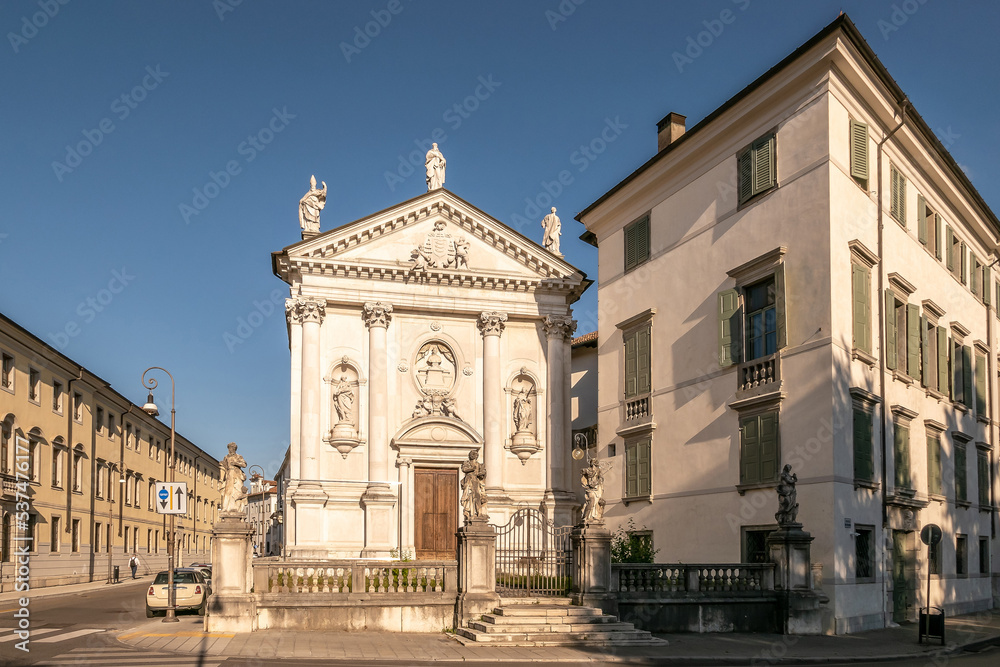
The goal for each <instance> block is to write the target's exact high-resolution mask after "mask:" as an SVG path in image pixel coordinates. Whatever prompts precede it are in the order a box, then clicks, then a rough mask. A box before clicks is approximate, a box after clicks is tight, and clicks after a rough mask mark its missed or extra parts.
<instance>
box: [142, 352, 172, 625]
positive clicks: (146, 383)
mask: <svg viewBox="0 0 1000 667" xmlns="http://www.w3.org/2000/svg"><path fill="white" fill-rule="evenodd" d="M152 370H158V371H163V372H164V373H166V374H167V377H169V378H170V483H171V484H173V482H174V473H175V471H176V465H177V462H176V460H175V459H174V418H175V416H176V410H175V409H174V406H175V403H174V389H175V387H174V376H173V375H171V374H170V371H168V370H167V369H166V368H161V367H160V366H150V367H149V368H147V369H146V370H144V371H143V372H142V386H143V387H145V388H146V389H148V390H149V396H148V397H147V398H146V404H145V405H144V406H142V411H143V412H145V413H146V414H147V415H149V416H150V417H157V416H159V414H160V411H159V410H158V409H157V408H156V403H154V402H153V390H154V389H156V385H157V383H156V378H152V377H151V378H149V380H146V373H148V372H149V371H152ZM174 516H175V515H173V514H171V515H170V538H169V541H168V542H167V613H166V615H165V616H164V617H163V622H164V623H177V622H178V618H177V592H176V591H175V590H174V550H175V548H176V547H175V545H174V539H175V537H174V535H175V533H174V521H175V519H174Z"/></svg>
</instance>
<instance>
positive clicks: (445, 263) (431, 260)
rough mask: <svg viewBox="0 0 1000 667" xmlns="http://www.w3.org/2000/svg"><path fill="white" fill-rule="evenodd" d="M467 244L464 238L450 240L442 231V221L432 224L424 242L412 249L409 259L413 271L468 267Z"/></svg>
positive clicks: (449, 236) (450, 237) (448, 235)
mask: <svg viewBox="0 0 1000 667" xmlns="http://www.w3.org/2000/svg"><path fill="white" fill-rule="evenodd" d="M468 251H469V242H468V241H466V240H465V239H464V238H461V237H459V238H458V239H454V238H452V236H451V234H449V233H448V232H446V231H444V220H438V221H436V222H435V223H434V231H431V232H428V233H427V238H425V239H424V242H423V243H422V244H420V245H419V246H417V247H416V248H414V249H413V251H411V253H410V258H411V259H412V261H413V268H414V269H424V268H428V267H430V268H433V269H446V268H451V267H455V268H457V267H462V266H468V264H467V263H466V260H467V255H468Z"/></svg>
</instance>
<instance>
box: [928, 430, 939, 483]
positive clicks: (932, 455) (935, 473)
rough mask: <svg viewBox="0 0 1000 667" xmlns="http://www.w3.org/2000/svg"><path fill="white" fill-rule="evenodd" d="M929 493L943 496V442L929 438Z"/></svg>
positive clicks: (932, 437)
mask: <svg viewBox="0 0 1000 667" xmlns="http://www.w3.org/2000/svg"><path fill="white" fill-rule="evenodd" d="M927 493H934V494H937V495H941V440H940V438H938V436H930V435H929V436H927Z"/></svg>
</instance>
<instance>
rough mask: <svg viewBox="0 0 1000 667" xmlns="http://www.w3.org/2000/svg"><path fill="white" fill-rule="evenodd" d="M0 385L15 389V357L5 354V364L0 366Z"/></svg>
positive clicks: (7, 388) (11, 389)
mask: <svg viewBox="0 0 1000 667" xmlns="http://www.w3.org/2000/svg"><path fill="white" fill-rule="evenodd" d="M0 387H2V388H3V389H6V390H8V391H14V357H12V356H10V355H9V354H4V355H3V365H2V366H0Z"/></svg>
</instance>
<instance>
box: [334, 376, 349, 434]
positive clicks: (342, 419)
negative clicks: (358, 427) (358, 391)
mask: <svg viewBox="0 0 1000 667" xmlns="http://www.w3.org/2000/svg"><path fill="white" fill-rule="evenodd" d="M353 406H354V390H353V389H351V383H350V382H348V381H347V376H346V375H341V376H340V382H338V383H337V386H336V387H334V388H333V407H334V409H335V410H336V411H337V423H338V424H354V410H353Z"/></svg>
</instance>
